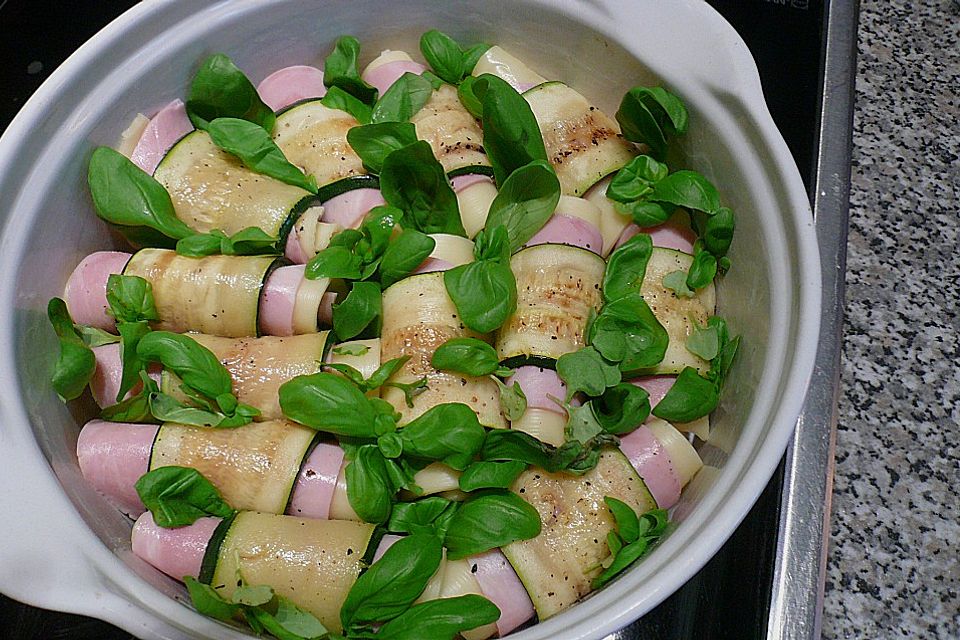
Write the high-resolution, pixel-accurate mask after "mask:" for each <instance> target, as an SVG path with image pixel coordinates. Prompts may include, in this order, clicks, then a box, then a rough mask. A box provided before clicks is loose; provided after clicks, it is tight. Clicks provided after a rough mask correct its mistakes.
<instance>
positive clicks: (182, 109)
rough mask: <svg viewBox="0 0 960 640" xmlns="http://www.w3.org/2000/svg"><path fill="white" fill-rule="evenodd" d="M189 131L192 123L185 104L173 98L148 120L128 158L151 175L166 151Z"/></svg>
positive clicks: (191, 128)
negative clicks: (148, 122)
mask: <svg viewBox="0 0 960 640" xmlns="http://www.w3.org/2000/svg"><path fill="white" fill-rule="evenodd" d="M191 131H193V123H192V122H190V118H189V117H188V116H187V108H186V106H184V104H183V102H182V101H180V100H174V101H173V102H171V103H170V104H168V105H167V106H165V107H164V108H163V109H160V111H158V112H157V115H155V116H153V118H152V119H151V120H150V124H148V125H147V128H146V129H144V130H143V133H142V134H141V135H140V140H138V141H137V146H136V147H134V149H133V153H131V154H130V160H131V161H132V162H133V164H135V165H137V166H138V167H140V168H141V169H143V170H144V171H146V172H147V173H149V174H151V175H152V174H153V172H154V171H156V169H157V165H158V164H160V161H161V160H162V159H163V156H165V155H166V154H167V151H169V150H170V148H171V147H172V146H173V145H174V144H176V143H177V141H178V140H180V138H182V137H183V136H185V135H187V134H188V133H190V132H191Z"/></svg>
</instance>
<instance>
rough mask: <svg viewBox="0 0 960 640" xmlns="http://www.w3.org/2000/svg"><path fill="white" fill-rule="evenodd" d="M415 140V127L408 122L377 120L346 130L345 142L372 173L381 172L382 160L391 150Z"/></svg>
mask: <svg viewBox="0 0 960 640" xmlns="http://www.w3.org/2000/svg"><path fill="white" fill-rule="evenodd" d="M416 141H417V132H416V129H415V127H414V126H413V125H412V124H410V123H409V122H378V123H377V124H365V125H362V126H359V127H353V128H352V129H350V130H349V131H347V142H348V143H349V144H350V146H351V147H353V150H354V151H356V152H357V155H358V156H360V159H361V160H362V161H363V166H365V167H366V168H367V169H368V170H370V171H371V172H373V173H380V172H381V170H382V168H383V161H384V160H385V159H386V157H387V156H388V155H390V154H391V153H392V152H394V151H396V150H397V149H402V148H404V147H406V146H407V145H411V144H413V143H414V142H416Z"/></svg>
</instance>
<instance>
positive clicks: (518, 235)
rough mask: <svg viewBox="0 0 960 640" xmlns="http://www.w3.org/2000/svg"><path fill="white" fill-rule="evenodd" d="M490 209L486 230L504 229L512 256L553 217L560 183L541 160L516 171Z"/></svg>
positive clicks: (501, 187)
mask: <svg viewBox="0 0 960 640" xmlns="http://www.w3.org/2000/svg"><path fill="white" fill-rule="evenodd" d="M500 184H501V186H500V191H499V192H498V193H497V196H496V197H495V198H494V199H493V203H491V205H490V212H489V214H488V215H487V222H486V227H487V228H489V229H493V228H496V227H497V226H500V225H503V226H504V228H506V230H507V237H508V238H509V239H510V250H511V252H513V251H516V250H517V249H519V248H520V247H522V246H523V245H524V244H525V243H526V242H527V241H528V240H529V239H530V238H532V237H533V236H534V234H535V233H536V232H537V231H539V230H540V228H541V227H542V226H543V225H544V224H545V223H546V222H547V220H548V219H549V218H550V216H552V215H553V212H554V210H555V209H556V208H557V202H559V201H560V181H559V180H558V179H557V174H556V173H555V172H554V170H553V167H551V166H550V164H549V163H547V162H546V161H544V160H535V161H533V162H531V163H530V164H526V165H524V166H522V167H518V168H516V169H515V170H514V171H513V172H512V173H511V174H510V175H509V176H508V177H507V178H506V179H505V180H504V181H503V182H502V183H500Z"/></svg>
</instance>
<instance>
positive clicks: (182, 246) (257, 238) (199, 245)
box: [177, 227, 280, 258]
mask: <svg viewBox="0 0 960 640" xmlns="http://www.w3.org/2000/svg"><path fill="white" fill-rule="evenodd" d="M177 253H179V254H180V255H182V256H189V257H191V258H202V257H203V256H211V255H215V254H220V255H224V256H256V255H268V254H277V255H279V254H280V250H279V249H278V248H277V238H274V237H273V236H271V235H269V234H268V233H266V232H265V231H264V230H263V229H261V228H260V227H247V228H246V229H241V230H240V231H237V232H236V233H235V234H233V235H232V236H228V235H227V234H225V233H224V232H223V231H221V230H220V229H214V230H212V231H210V232H209V233H196V234H194V235H192V236H187V237H186V238H182V239H180V240H178V241H177Z"/></svg>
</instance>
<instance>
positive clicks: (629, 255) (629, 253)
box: [603, 233, 653, 302]
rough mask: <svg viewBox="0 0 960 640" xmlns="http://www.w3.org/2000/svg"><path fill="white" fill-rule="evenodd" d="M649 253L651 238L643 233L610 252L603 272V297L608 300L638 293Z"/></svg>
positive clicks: (651, 246)
mask: <svg viewBox="0 0 960 640" xmlns="http://www.w3.org/2000/svg"><path fill="white" fill-rule="evenodd" d="M651 255H653V239H652V238H651V237H650V236H649V235H647V234H645V233H640V234H637V235H635V236H633V237H632V238H630V239H629V240H627V241H626V242H625V243H623V244H622V245H620V247H618V248H617V250H616V251H614V252H613V253H611V254H610V257H609V258H608V259H607V268H606V270H605V271H604V272H603V299H604V300H606V301H607V302H610V301H611V300H617V299H618V298H622V297H624V296H626V295H627V294H629V293H640V287H641V286H642V285H643V278H644V276H645V275H646V273H647V263H648V262H649V261H650V256H651Z"/></svg>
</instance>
